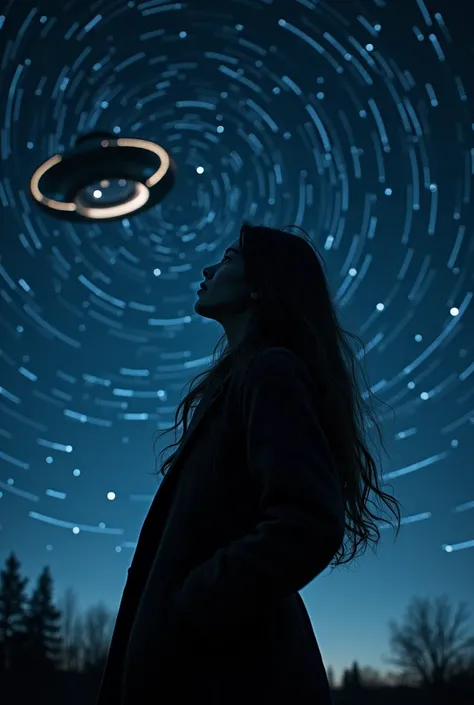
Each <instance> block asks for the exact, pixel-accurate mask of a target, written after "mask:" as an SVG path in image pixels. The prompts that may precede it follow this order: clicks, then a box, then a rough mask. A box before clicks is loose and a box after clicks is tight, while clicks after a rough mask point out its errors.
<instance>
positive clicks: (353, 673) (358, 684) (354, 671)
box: [342, 661, 362, 693]
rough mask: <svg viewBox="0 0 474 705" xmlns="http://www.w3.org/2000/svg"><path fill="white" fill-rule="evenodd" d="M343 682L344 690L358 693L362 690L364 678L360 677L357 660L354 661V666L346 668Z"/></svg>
mask: <svg viewBox="0 0 474 705" xmlns="http://www.w3.org/2000/svg"><path fill="white" fill-rule="evenodd" d="M342 683H343V686H344V690H346V691H347V692H351V693H357V692H359V691H360V690H362V680H361V677H360V669H359V664H358V663H357V661H354V663H353V664H352V668H348V669H345V670H344V673H343V677H342Z"/></svg>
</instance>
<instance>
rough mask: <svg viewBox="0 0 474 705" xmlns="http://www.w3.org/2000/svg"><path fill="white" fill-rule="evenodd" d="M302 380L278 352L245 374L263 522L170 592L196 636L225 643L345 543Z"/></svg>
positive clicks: (335, 484) (301, 371) (339, 497)
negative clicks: (223, 637)
mask: <svg viewBox="0 0 474 705" xmlns="http://www.w3.org/2000/svg"><path fill="white" fill-rule="evenodd" d="M308 382H310V380H309V378H308V373H307V371H306V368H305V367H304V365H303V363H302V362H301V361H300V360H299V359H298V358H297V357H296V356H295V355H293V353H291V352H288V351H286V350H285V349H282V348H270V349H267V350H265V351H264V352H263V353H261V354H260V355H259V356H258V357H257V358H256V359H255V360H254V362H253V364H252V366H251V368H250V370H249V372H248V373H247V376H246V380H245V382H244V385H243V393H242V413H243V419H244V424H245V429H246V442H247V462H248V470H249V473H250V475H251V477H252V479H253V481H254V482H255V483H256V487H257V488H258V493H259V498H260V520H259V521H258V523H257V525H256V526H255V528H254V529H253V530H252V531H251V532H250V533H249V534H248V535H246V536H244V537H243V538H240V539H238V540H236V541H234V542H233V543H231V544H229V545H227V546H224V547H222V548H219V549H218V550H217V551H216V553H215V554H214V555H213V556H212V557H211V558H210V559H209V560H207V561H206V562H204V563H202V564H200V565H198V566H197V567H195V568H194V569H193V570H192V571H191V572H190V573H189V574H188V576H187V577H186V579H185V580H184V582H183V583H182V585H181V588H180V589H179V590H178V592H177V594H176V595H175V603H174V604H175V608H176V614H177V619H178V621H179V620H181V623H182V624H183V625H184V624H185V625H186V626H187V628H188V629H191V630H192V631H193V632H194V633H196V634H199V636H200V637H206V636H209V637H210V638H212V637H213V636H214V637H215V636H217V635H218V634H221V635H227V637H230V638H231V637H232V634H235V633H236V630H238V629H239V628H240V627H241V626H242V625H244V624H245V622H248V621H249V620H252V619H253V618H254V617H257V616H258V615H259V614H261V613H262V611H264V609H265V607H266V606H268V605H269V604H270V603H271V602H272V601H274V600H280V599H283V598H285V597H287V596H290V595H292V594H294V593H296V592H297V591H298V590H301V589H302V588H303V587H304V586H305V585H307V584H308V583H309V582H310V581H311V580H313V579H314V578H315V577H316V576H317V575H318V574H319V573H321V572H322V571H323V570H324V569H325V568H326V567H327V566H328V565H329V563H330V562H331V560H332V558H333V557H334V555H335V554H336V553H337V551H338V549H339V547H340V545H341V542H342V540H343V537H344V501H343V494H342V490H341V485H340V481H339V477H338V473H337V470H336V467H335V466H334V462H333V460H332V456H331V454H330V451H329V448H328V445H327V442H326V439H325V437H324V435H323V432H322V429H321V427H320V424H319V422H318V418H317V414H316V410H315V404H314V400H313V398H312V396H311V394H310V392H309V389H308Z"/></svg>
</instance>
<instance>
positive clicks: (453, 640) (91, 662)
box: [0, 552, 474, 705]
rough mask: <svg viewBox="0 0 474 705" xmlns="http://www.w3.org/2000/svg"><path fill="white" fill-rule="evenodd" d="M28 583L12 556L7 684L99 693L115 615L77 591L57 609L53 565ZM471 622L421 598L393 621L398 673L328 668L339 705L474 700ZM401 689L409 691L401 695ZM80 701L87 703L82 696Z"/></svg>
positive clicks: (3, 643)
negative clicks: (77, 687) (71, 682)
mask: <svg viewBox="0 0 474 705" xmlns="http://www.w3.org/2000/svg"><path fill="white" fill-rule="evenodd" d="M28 583H29V579H28V578H26V577H24V576H22V574H21V564H20V561H19V560H18V558H17V557H16V555H15V554H14V553H13V552H12V553H11V554H10V555H9V557H8V558H7V560H6V562H5V567H4V569H3V570H1V571H0V687H1V685H2V682H3V681H5V679H6V678H7V676H8V679H9V682H10V683H12V682H14V680H15V678H16V677H17V678H18V679H20V680H21V677H22V676H24V675H26V674H31V675H32V676H35V675H36V676H37V677H39V675H41V679H42V680H43V681H44V678H45V676H46V677H47V676H48V674H49V676H51V677H55V676H56V677H57V676H58V675H62V676H67V675H68V674H74V678H76V681H75V682H77V678H80V679H82V680H83V681H84V677H86V678H87V677H89V682H90V683H93V688H96V687H97V686H98V683H100V678H101V675H102V672H103V669H104V666H105V662H106V659H107V653H108V649H109V644H110V639H111V636H112V630H113V626H114V621H115V615H114V614H113V613H112V612H111V611H110V610H108V609H107V607H106V606H105V605H104V604H103V603H101V602H99V603H98V604H96V605H93V606H91V607H89V608H88V609H87V610H86V611H85V612H84V613H81V612H80V611H79V608H78V599H77V596H76V594H75V592H74V590H73V589H72V588H68V589H67V590H66V592H65V594H64V596H63V598H62V599H61V600H60V601H59V603H58V604H56V602H55V599H54V584H53V578H52V575H51V571H50V569H49V567H48V566H46V567H45V568H44V569H43V570H42V572H41V573H40V575H39V577H38V579H37V581H36V583H35V584H34V585H33V587H32V588H31V590H30V591H28V590H27V586H28ZM469 620H470V613H469V611H468V609H467V606H466V605H465V604H462V603H461V604H459V605H457V606H454V605H453V604H451V603H450V601H449V600H448V598H447V597H446V596H441V597H439V598H435V599H429V598H420V597H414V598H413V599H412V601H411V602H410V604H409V605H408V607H407V610H406V613H405V615H404V617H403V619H402V620H401V621H400V622H395V621H392V622H390V623H389V630H390V636H389V648H390V656H389V658H388V659H387V663H388V664H391V666H393V667H394V668H395V670H392V671H389V672H387V673H384V674H381V673H380V672H379V671H378V670H376V669H373V668H371V667H370V666H365V667H363V666H360V665H359V664H358V662H357V661H355V662H354V663H353V664H352V666H351V667H349V668H346V669H345V670H344V672H343V674H342V678H341V682H340V683H336V682H335V680H334V675H333V670H332V669H331V668H329V669H328V676H329V680H330V684H331V687H332V689H333V692H334V694H335V702H336V705H338V704H339V703H341V705H342V704H344V705H348V704H349V703H359V702H364V703H365V704H366V705H368V703H371V702H373V703H378V702H384V703H388V702H389V701H390V697H389V695H390V693H389V691H392V695H393V696H394V697H395V696H396V699H395V700H392V702H398V701H399V699H400V697H402V699H403V700H404V702H405V703H406V705H407V703H409V702H410V701H412V702H414V703H415V702H416V703H421V702H423V703H425V702H426V703H434V702H443V703H445V702H447V701H446V697H451V696H452V697H453V698H455V700H456V702H457V704H458V705H461V703H464V702H466V703H467V702H474V635H473V634H472V633H470V631H469ZM368 629H369V630H370V624H369V625H368ZM2 674H3V676H2ZM2 677H3V681H2ZM12 679H13V680H12ZM63 681H64V678H63ZM34 682H35V679H34V677H33V678H32V683H34ZM68 687H69V686H68ZM400 688H403V689H404V691H403V693H401V692H398V694H396V693H395V691H397V690H398V691H399V690H400ZM382 691H383V695H382V694H381V693H382ZM377 693H378V694H379V695H377ZM414 694H415V695H414ZM416 694H419V695H420V694H421V695H423V698H422V697H418V696H417V695H416ZM412 696H413V697H412ZM425 696H426V697H425ZM431 696H432V697H431ZM91 698H92V700H90V702H93V697H92V695H91ZM377 698H378V699H377ZM86 700H87V701H89V696H88V697H87V698H86ZM15 702H19V701H18V698H16V699H15ZM50 702H52V701H51V700H50ZM70 702H72V701H71V700H70ZM80 702H81V703H82V702H84V700H83V699H82V696H81V700H80ZM6 705H7V704H6Z"/></svg>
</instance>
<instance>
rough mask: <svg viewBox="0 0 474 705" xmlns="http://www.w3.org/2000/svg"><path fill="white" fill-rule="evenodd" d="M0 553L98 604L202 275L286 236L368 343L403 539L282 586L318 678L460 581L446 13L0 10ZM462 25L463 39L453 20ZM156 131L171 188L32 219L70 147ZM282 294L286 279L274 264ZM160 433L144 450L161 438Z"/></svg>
mask: <svg viewBox="0 0 474 705" xmlns="http://www.w3.org/2000/svg"><path fill="white" fill-rule="evenodd" d="M0 15H1V17H0V54H1V72H0V91H1V93H0V106H1V109H0V129H1V135H0V140H1V144H0V146H1V163H0V209H1V211H0V212H1V218H0V222H1V239H0V294H1V302H0V315H1V329H0V353H1V354H0V415H1V420H0V498H1V500H0V524H1V526H0V528H1V532H0V562H1V563H3V562H4V560H5V558H6V556H7V554H8V553H9V552H10V551H11V550H14V551H15V552H16V553H17V555H18V557H19V559H20V561H21V562H22V567H23V570H24V572H25V574H26V575H28V576H30V577H31V579H32V580H35V579H36V577H37V575H38V573H39V572H40V570H41V569H42V567H43V566H44V565H46V564H49V565H50V566H51V570H52V573H53V576H54V578H55V581H56V596H57V598H58V599H59V598H60V597H61V596H62V594H63V592H64V590H65V588H66V587H68V586H69V585H71V586H73V587H74V588H75V590H76V591H77V593H78V596H79V600H80V604H81V606H82V607H83V608H85V607H87V606H88V605H90V604H93V603H97V602H98V601H100V600H102V601H103V602H105V604H106V605H108V606H110V608H111V609H113V610H116V608H117V606H118V602H119V599H120V596H121V591H122V588H123V585H124V582H125V578H126V572H127V568H128V566H129V564H130V561H131V558H132V555H133V550H134V547H135V544H136V540H137V536H138V532H139V530H140V527H141V523H142V521H143V519H144V517H145V514H146V512H147V510H148V507H149V505H150V502H151V500H152V497H153V495H154V492H155V491H156V488H157V485H158V482H159V480H158V478H157V477H155V476H153V474H152V472H153V470H154V455H153V450H152V436H153V433H154V431H155V430H156V429H157V428H160V429H163V428H165V427H167V426H169V425H170V423H171V422H172V417H173V413H174V410H175V407H176V404H177V403H178V401H179V399H180V394H181V390H182V389H183V386H184V384H185V383H186V382H187V381H188V380H189V379H190V377H192V376H193V375H195V374H196V373H198V372H202V371H203V370H204V369H205V366H206V365H207V364H208V363H209V355H210V353H211V351H212V348H213V346H214V344H215V342H216V341H217V338H218V335H219V334H220V329H219V328H218V326H217V324H215V323H214V322H210V321H206V320H203V319H201V318H200V317H199V316H198V315H197V314H195V312H194V309H193V304H194V301H195V298H196V293H195V292H196V289H197V287H198V285H199V282H200V281H201V279H202V275H201V271H202V268H203V267H204V266H205V265H206V264H209V263H213V262H215V261H216V259H217V258H219V257H220V256H221V253H222V251H223V250H224V249H225V247H226V246H228V244H229V243H230V242H231V241H232V240H234V239H235V238H236V237H237V235H238V231H239V226H240V224H241V222H242V221H243V220H249V221H250V222H252V223H254V224H259V223H260V224H265V225H270V226H275V227H283V226H285V225H289V224H296V225H300V226H302V227H304V228H305V229H306V230H307V231H308V232H309V233H310V234H311V236H312V237H313V238H314V241H315V242H316V243H317V245H318V247H319V249H320V251H321V253H322V254H323V257H324V260H325V262H326V267H327V272H328V277H329V280H330V284H331V287H332V289H333V291H334V296H335V298H336V300H337V302H338V305H339V308H340V311H341V318H342V322H343V324H344V325H345V326H347V327H348V328H350V329H351V330H354V331H356V332H358V333H359V334H360V335H361V337H362V338H363V340H364V342H365V343H366V351H365V354H364V355H361V357H363V360H364V363H365V366H366V369H367V372H368V376H369V379H370V384H371V386H372V389H373V390H374V391H375V392H376V393H377V395H378V397H379V398H380V399H381V400H383V401H384V402H387V403H388V404H390V406H391V407H392V409H393V411H394V412H395V417H393V415H392V412H391V411H390V409H388V408H386V407H381V410H382V411H383V413H384V417H385V421H384V427H383V428H384V432H385V437H386V444H387V449H388V451H389V457H388V458H385V457H384V458H383V468H382V471H383V473H384V475H385V479H386V481H387V483H389V485H391V486H392V488H393V491H394V493H395V494H396V496H397V498H398V499H399V500H400V502H401V503H402V513H403V527H402V529H401V532H400V535H399V537H398V539H397V541H396V542H395V543H394V541H393V539H394V532H393V530H392V529H390V528H385V529H384V530H383V532H382V535H383V539H382V542H381V545H380V548H379V552H378V554H377V555H376V556H375V555H373V554H372V553H371V552H369V553H367V554H366V555H365V556H364V557H363V558H361V559H360V561H359V562H358V563H357V564H354V565H353V566H352V567H351V568H349V569H347V568H339V569H337V570H336V571H333V572H332V573H330V574H325V575H323V576H321V577H319V578H318V579H316V580H315V581H314V583H313V584H311V585H310V586H308V587H307V588H306V589H305V590H304V591H303V597H304V599H305V602H306V605H307V607H308V610H309V613H310V616H311V619H312V621H313V625H314V628H315V632H316V635H317V637H318V639H319V642H320V646H321V650H322V653H323V656H324V660H325V662H326V665H332V666H333V667H334V668H335V670H336V673H338V672H340V670H341V669H342V668H343V667H344V666H346V665H349V664H350V663H351V662H352V661H353V660H354V659H357V660H358V661H359V662H360V663H361V664H362V665H366V664H367V665H368V664H371V665H373V666H375V667H381V668H382V669H384V668H386V664H385V661H384V658H385V657H386V656H388V653H389V647H388V637H389V630H388V621H389V620H390V619H392V618H394V619H399V618H400V617H401V616H402V615H403V613H404V610H405V607H406V606H407V603H408V601H409V600H410V598H411V597H412V596H414V595H417V596H430V597H434V596H437V595H441V594H443V593H447V594H448V595H449V596H450V598H451V599H452V600H453V601H454V602H458V601H460V600H466V601H469V600H471V605H472V598H471V597H470V595H469V587H470V588H471V589H472V585H473V584H474V561H473V556H474V521H473V518H474V472H473V457H474V428H473V423H474V354H473V353H474V314H473V309H474V301H473V288H474V276H473V275H474V267H473V263H474V238H473V222H474V218H473V215H474V213H473V207H472V201H473V196H474V195H473V192H472V181H473V174H474V134H473V131H474V117H473V110H472V108H473V90H474V78H473V73H472V65H473V62H474V53H473V33H472V27H473V26H474V24H473V23H474V12H473V7H472V3H470V2H467V1H466V0H465V1H463V0H450V1H446V0H438V1H437V2H434V1H433V2H428V1H427V0H425V2H423V0H386V1H385V0H373V1H369V0H366V1H364V2H362V1H361V2H356V1H351V0H334V1H331V2H329V1H326V2H317V1H316V0H275V1H274V2H272V1H271V0H246V2H237V1H234V0H227V1H226V2H220V3H218V2H215V0H192V2H189V3H167V2H163V1H162V0H151V1H149V2H143V3H138V2H117V1H116V0H109V1H107V2H106V1H103V0H97V1H96V2H93V3H87V2H84V1H83V0H81V1H79V0H70V1H69V2H65V3H64V4H62V3H59V2H57V0H55V1H54V2H53V1H52V0H50V1H48V2H43V3H39V4H34V3H29V2H27V1H26V0H18V1H12V2H5V0H0ZM469 27H470V28H469ZM94 130H108V131H110V132H113V133H114V134H116V135H120V136H127V137H140V138H143V139H147V140H153V141H156V142H157V143H158V144H160V145H162V146H164V147H165V149H166V150H167V151H168V152H170V153H171V154H172V156H173V158H174V160H175V162H176V166H177V177H176V184H175V188H174V190H173V191H172V192H171V193H170V194H169V195H168V196H167V197H166V199H165V200H164V201H163V202H162V203H161V204H160V205H159V206H158V207H155V208H154V209H152V210H149V211H148V212H146V213H143V214H138V215H136V216H131V217H130V218H129V219H123V220H118V221H115V222H110V223H105V222H96V223H89V224H82V223H78V224H77V223H67V222H61V221H58V220H55V219H53V218H52V217H51V216H49V215H48V214H45V213H43V212H42V211H41V210H39V209H38V207H37V205H36V204H35V203H34V202H33V200H32V199H31V197H30V194H29V180H30V178H31V175H32V174H33V172H34V170H35V169H36V168H37V167H38V166H39V164H40V163H41V162H42V161H44V160H46V159H47V158H48V157H50V156H52V155H54V154H57V153H60V154H61V153H63V152H64V151H65V150H67V149H68V148H69V147H70V146H71V145H72V144H73V142H74V139H75V138H76V137H77V135H78V134H80V133H84V132H87V131H94ZM288 276H289V285H290V286H291V278H292V277H297V276H298V272H289V273H288ZM170 440H171V438H170V439H169V441H168V442H170Z"/></svg>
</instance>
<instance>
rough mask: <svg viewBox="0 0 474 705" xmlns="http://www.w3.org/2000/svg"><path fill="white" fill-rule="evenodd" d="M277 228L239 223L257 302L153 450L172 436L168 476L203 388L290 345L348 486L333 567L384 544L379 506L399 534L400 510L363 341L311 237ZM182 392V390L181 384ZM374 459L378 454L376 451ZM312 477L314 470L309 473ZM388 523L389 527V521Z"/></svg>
mask: <svg viewBox="0 0 474 705" xmlns="http://www.w3.org/2000/svg"><path fill="white" fill-rule="evenodd" d="M290 228H291V229H292V230H293V229H294V227H293V226H288V227H285V228H283V229H274V228H268V227H264V226H260V225H255V226H254V225H250V224H249V223H244V224H243V225H242V227H241V230H240V238H239V240H240V248H241V254H242V257H243V261H244V269H245V276H246V279H247V281H248V282H249V284H250V285H251V287H252V290H254V291H256V292H257V294H258V298H257V299H256V300H255V301H252V304H251V305H252V306H253V315H252V322H251V325H250V326H249V330H248V335H247V336H246V337H245V339H244V340H243V341H242V343H241V344H240V345H239V346H237V347H236V348H233V349H230V347H229V346H228V344H227V341H226V338H225V335H223V336H222V337H221V338H220V340H218V342H217V345H216V347H215V349H214V353H213V356H212V363H211V365H210V367H209V368H208V369H206V370H205V371H204V372H202V373H200V374H199V375H197V376H196V377H194V378H193V379H191V380H190V382H189V383H188V385H187V386H188V388H189V390H188V391H187V393H186V394H185V396H184V397H183V398H182V400H181V402H180V403H179V405H178V407H177V409H176V414H175V418H174V425H173V426H171V428H168V429H167V430H165V431H162V432H157V433H156V434H155V437H154V447H155V444H156V443H157V442H158V440H159V439H160V438H161V437H162V435H163V434H166V433H169V432H172V431H174V432H175V439H176V440H175V442H174V443H171V444H170V445H168V446H166V448H164V449H163V450H162V451H161V453H160V456H159V458H160V462H162V461H163V457H164V454H165V453H166V452H167V451H169V450H170V449H172V448H175V450H174V452H172V453H171V454H170V455H169V456H168V457H167V458H166V460H165V461H164V462H162V464H161V470H160V472H161V474H162V475H165V474H166V472H167V470H168V468H169V467H170V465H171V464H172V462H173V459H174V457H175V454H176V452H177V451H178V449H179V446H180V443H181V441H182V439H183V436H184V434H185V433H186V430H187V428H188V424H189V415H190V413H191V410H192V409H194V408H195V407H196V406H197V404H198V403H199V401H200V400H201V399H202V397H203V395H204V393H205V391H206V390H207V389H208V388H209V387H210V386H212V387H213V388H214V385H216V386H218V385H220V384H222V383H223V382H224V381H225V380H226V379H227V378H229V377H233V376H234V375H235V376H236V378H237V377H239V378H240V379H243V377H244V374H245V370H246V369H247V366H248V365H249V364H250V362H251V360H252V359H253V358H254V357H255V355H256V353H257V352H258V351H259V350H261V349H262V348H264V347H267V346H269V345H272V346H274V345H275V346H281V347H285V348H288V349H289V350H291V351H292V352H294V353H296V355H298V356H299V357H300V359H301V360H303V362H304V363H305V364H306V366H307V367H308V369H309V371H310V373H311V375H312V378H313V380H314V388H315V392H316V393H315V398H316V399H317V400H318V401H317V403H318V406H319V411H320V413H319V419H320V423H321V426H322V428H323V431H324V433H325V435H326V437H327V439H328V442H329V445H330V447H331V450H332V454H333V457H334V459H335V463H336V467H337V468H338V472H339V474H340V479H341V483H342V486H343V487H344V490H345V514H346V522H345V537H344V541H343V543H342V545H341V547H340V549H339V551H338V553H337V554H336V556H335V558H334V560H333V564H334V565H341V564H343V563H349V562H350V561H352V560H353V559H354V558H356V557H357V556H358V555H360V554H361V553H363V552H365V549H366V548H367V547H368V546H370V547H371V548H372V549H374V550H375V548H376V547H377V544H378V542H379V540H380V524H381V523H383V524H386V520H384V517H382V516H381V515H380V514H379V512H380V511H381V510H383V511H384V512H385V517H387V513H388V514H389V515H391V516H392V518H393V519H394V520H395V529H396V534H397V535H398V532H399V529H400V518H401V514H400V504H399V502H398V501H397V500H396V499H395V497H393V496H392V495H391V494H388V493H387V492H385V491H383V490H382V487H381V482H380V478H379V472H378V465H377V462H376V459H375V457H374V456H375V453H376V452H377V455H378V451H379V450H380V449H381V448H382V449H383V450H384V451H385V446H384V441H383V436H382V432H381V427H380V423H379V420H378V417H377V414H376V412H375V409H374V401H379V400H378V399H377V397H376V396H375V395H374V394H373V392H372V391H371V390H370V387H369V385H368V384H367V381H366V375H365V372H364V370H363V367H362V364H361V362H360V357H361V356H359V355H358V352H357V351H356V350H354V349H353V346H352V345H351V342H352V343H355V344H356V346H357V347H358V348H359V351H360V350H363V349H364V346H363V343H362V341H361V340H360V338H359V337H358V336H357V335H355V334H354V333H351V332H348V331H346V330H344V328H342V326H341V324H340V322H339V320H338V315H337V313H336V308H335V304H334V302H333V300H332V297H331V294H330V291H329V285H328V282H327V279H326V276H325V271H324V264H323V262H322V260H321V259H320V256H319V254H318V252H317V250H316V249H315V247H314V246H313V244H312V242H311V240H310V238H309V236H308V235H307V234H306V233H305V232H304V231H303V230H302V229H301V228H298V230H299V231H301V232H302V233H303V234H300V233H298V234H295V233H294V232H291V231H289V229H290ZM185 389H186V387H185ZM378 458H379V455H378ZM315 471H316V470H315ZM389 523H391V522H389Z"/></svg>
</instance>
